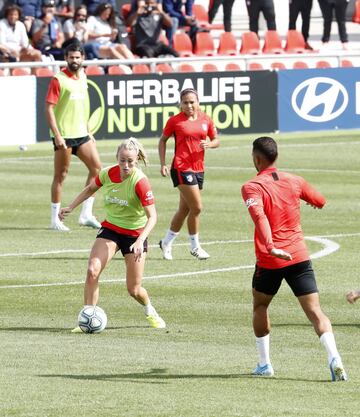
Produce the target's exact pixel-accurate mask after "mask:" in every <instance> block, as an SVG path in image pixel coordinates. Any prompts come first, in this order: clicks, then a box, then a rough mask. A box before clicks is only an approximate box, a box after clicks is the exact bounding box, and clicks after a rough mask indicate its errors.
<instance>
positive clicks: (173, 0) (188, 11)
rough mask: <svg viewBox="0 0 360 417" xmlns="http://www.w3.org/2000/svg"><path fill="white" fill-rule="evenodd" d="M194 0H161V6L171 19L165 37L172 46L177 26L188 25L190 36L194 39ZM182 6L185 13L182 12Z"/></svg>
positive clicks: (195, 25) (195, 24) (195, 29)
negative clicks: (170, 24)
mask: <svg viewBox="0 0 360 417" xmlns="http://www.w3.org/2000/svg"><path fill="white" fill-rule="evenodd" d="M193 4H194V0H185V4H183V1H182V0H163V8H164V11H165V13H167V14H168V15H169V16H170V17H171V19H172V26H171V27H169V28H167V29H166V37H167V38H168V40H169V44H170V45H171V46H172V44H173V37H174V34H175V32H176V31H177V29H178V28H179V27H184V26H190V36H191V38H192V39H193V40H194V37H195V34H196V31H197V29H198V28H197V22H196V19H195V17H194V16H193V12H192V7H193ZM183 6H185V7H184V11H185V13H183V11H182V10H183Z"/></svg>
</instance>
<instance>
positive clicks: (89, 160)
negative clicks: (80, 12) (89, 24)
mask: <svg viewBox="0 0 360 417" xmlns="http://www.w3.org/2000/svg"><path fill="white" fill-rule="evenodd" d="M65 61H66V63H67V67H66V68H65V69H64V70H62V71H60V72H59V73H58V74H56V75H55V76H54V77H53V79H52V80H51V82H50V85H49V89H48V93H47V96H46V108H45V114H46V119H47V121H48V124H49V126H50V135H51V138H52V141H53V144H54V178H53V182H52V185H51V224H50V229H53V230H59V231H65V232H66V231H68V230H69V228H68V227H67V226H65V225H64V223H63V222H62V221H60V219H59V212H60V206H61V195H62V188H63V183H64V181H65V178H66V175H67V173H68V170H69V167H70V162H71V155H72V154H73V155H76V156H77V157H78V158H79V159H80V160H81V161H82V162H83V163H84V164H85V166H86V167H87V169H88V171H89V173H88V177H87V180H86V185H88V184H90V183H91V181H92V180H93V179H94V178H95V177H96V175H97V174H98V172H99V171H100V169H101V163H100V157H99V154H98V151H97V148H96V144H95V138H94V136H93V135H92V133H91V132H90V131H89V127H88V121H89V113H90V108H89V94H88V87H87V80H86V75H85V72H84V70H83V69H82V62H83V61H84V49H83V48H82V46H81V45H80V44H79V43H72V44H70V45H69V46H68V47H67V49H66V50H65ZM93 203H94V197H93V196H89V198H87V199H86V200H85V201H84V202H83V206H82V210H81V214H80V217H79V224H80V225H83V226H89V227H93V228H96V229H98V228H100V227H101V225H100V223H99V222H98V221H97V220H96V218H95V217H94V216H93V214H92V207H93Z"/></svg>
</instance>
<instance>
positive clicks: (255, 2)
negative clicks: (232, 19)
mask: <svg viewBox="0 0 360 417" xmlns="http://www.w3.org/2000/svg"><path fill="white" fill-rule="evenodd" d="M246 7H247V11H248V15H249V29H250V31H251V32H255V33H256V34H257V33H258V32H259V16H260V12H262V13H263V15H264V18H265V20H266V25H267V29H268V30H276V21H275V8H274V2H273V0H246Z"/></svg>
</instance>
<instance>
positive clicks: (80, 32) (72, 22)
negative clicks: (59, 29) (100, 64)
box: [63, 6, 99, 59]
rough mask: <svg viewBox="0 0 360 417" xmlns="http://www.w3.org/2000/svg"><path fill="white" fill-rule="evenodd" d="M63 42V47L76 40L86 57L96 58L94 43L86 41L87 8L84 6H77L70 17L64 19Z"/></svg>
mask: <svg viewBox="0 0 360 417" xmlns="http://www.w3.org/2000/svg"><path fill="white" fill-rule="evenodd" d="M63 31H64V36H65V42H64V43H63V49H65V48H66V47H67V46H68V45H69V44H70V43H72V42H74V41H78V42H79V43H80V44H81V45H82V46H83V48H84V51H85V55H86V58H87V59H97V58H99V56H98V55H97V53H96V48H95V45H94V44H93V43H92V42H88V39H89V28H88V23H87V10H86V7H85V6H78V7H77V8H76V9H75V14H74V17H73V18H72V19H68V20H66V22H65V23H64V26H63Z"/></svg>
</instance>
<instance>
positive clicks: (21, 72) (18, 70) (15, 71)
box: [11, 68, 31, 76]
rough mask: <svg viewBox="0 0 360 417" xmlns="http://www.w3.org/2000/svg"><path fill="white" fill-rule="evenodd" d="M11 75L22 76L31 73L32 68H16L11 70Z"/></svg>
mask: <svg viewBox="0 0 360 417" xmlns="http://www.w3.org/2000/svg"><path fill="white" fill-rule="evenodd" d="M11 75H15V76H22V75H31V71H30V68H14V69H12V70H11Z"/></svg>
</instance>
